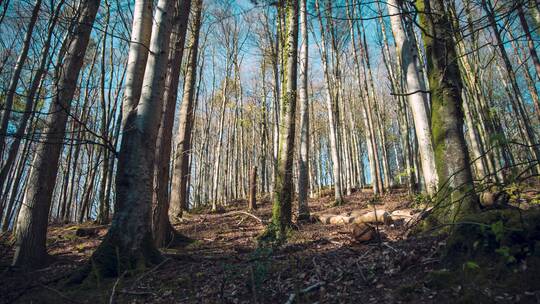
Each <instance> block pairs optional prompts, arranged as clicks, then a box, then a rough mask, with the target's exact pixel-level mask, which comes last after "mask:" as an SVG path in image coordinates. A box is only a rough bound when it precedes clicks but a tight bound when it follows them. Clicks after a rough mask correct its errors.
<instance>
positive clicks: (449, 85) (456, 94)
mask: <svg viewBox="0 0 540 304" xmlns="http://www.w3.org/2000/svg"><path fill="white" fill-rule="evenodd" d="M417 4H418V11H419V12H420V20H421V21H420V22H421V25H422V26H423V28H424V29H425V33H424V34H423V39H424V44H425V48H426V55H427V70H428V76H429V86H430V91H431V99H432V109H431V113H432V121H431V130H432V132H433V140H434V152H435V165H436V168H437V174H438V177H439V193H438V195H437V200H438V201H439V202H441V203H440V204H438V206H437V207H438V208H437V209H438V211H437V212H436V213H435V217H436V219H437V220H438V221H442V222H445V221H447V220H450V221H455V220H456V218H459V217H460V216H462V215H464V214H468V213H472V212H476V211H477V210H478V200H477V197H476V194H475V193H474V184H473V178H472V173H471V168H470V165H469V164H470V159H469V153H468V151H467V145H466V143H465V138H464V135H463V112H462V109H461V105H462V100H461V92H460V91H461V87H462V84H461V77H460V73H459V67H458V62H457V56H456V50H455V45H454V41H453V38H452V36H451V33H452V24H451V22H450V20H449V17H448V15H447V14H446V12H445V9H444V7H445V6H444V1H443V0H418V1H417Z"/></svg>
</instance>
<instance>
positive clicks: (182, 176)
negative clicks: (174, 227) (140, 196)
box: [170, 0, 202, 220]
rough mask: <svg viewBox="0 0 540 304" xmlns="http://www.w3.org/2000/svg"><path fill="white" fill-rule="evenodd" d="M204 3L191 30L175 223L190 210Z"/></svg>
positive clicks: (173, 199)
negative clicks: (194, 123)
mask: <svg viewBox="0 0 540 304" xmlns="http://www.w3.org/2000/svg"><path fill="white" fill-rule="evenodd" d="M201 11H202V0H195V2H194V15H193V23H192V31H191V45H190V50H189V59H188V64H187V70H186V77H185V80H184V96H183V98H182V106H181V107H180V115H179V123H178V134H177V145H176V151H175V155H174V168H173V177H172V189H171V210H170V216H171V219H172V220H178V219H179V218H181V217H182V213H183V211H187V210H188V208H189V191H188V190H189V189H188V179H189V177H190V166H189V157H190V154H191V132H192V129H193V120H194V113H193V108H194V104H195V90H196V88H195V82H196V80H197V58H198V51H199V34H200V30H201Z"/></svg>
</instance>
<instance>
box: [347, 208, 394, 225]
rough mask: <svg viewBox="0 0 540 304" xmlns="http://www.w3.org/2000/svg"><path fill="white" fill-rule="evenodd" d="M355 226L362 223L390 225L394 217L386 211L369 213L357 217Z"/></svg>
mask: <svg viewBox="0 0 540 304" xmlns="http://www.w3.org/2000/svg"><path fill="white" fill-rule="evenodd" d="M353 222H354V223H355V224H361V223H380V224H385V225H389V224H391V223H392V216H391V215H390V213H388V212H386V211H385V210H376V211H371V212H368V213H366V214H364V215H361V216H359V217H356V218H355V219H354V221H353Z"/></svg>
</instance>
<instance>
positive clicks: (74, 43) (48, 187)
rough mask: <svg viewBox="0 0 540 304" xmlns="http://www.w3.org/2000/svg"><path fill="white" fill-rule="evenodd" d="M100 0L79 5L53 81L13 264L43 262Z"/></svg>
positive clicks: (29, 264) (39, 264)
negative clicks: (67, 132)
mask: <svg viewBox="0 0 540 304" xmlns="http://www.w3.org/2000/svg"><path fill="white" fill-rule="evenodd" d="M99 3H100V1H99V0H89V1H86V2H84V4H83V5H82V7H81V14H80V18H79V20H78V23H77V25H75V28H74V32H73V36H72V38H71V41H70V43H69V49H68V52H67V54H66V57H65V58H64V61H63V63H64V64H63V66H62V69H61V71H60V73H59V74H58V75H59V78H58V79H57V81H56V84H55V89H56V90H55V91H56V96H55V98H54V101H53V102H52V103H51V109H50V111H49V116H48V117H47V122H46V125H47V127H46V129H45V132H44V133H45V135H44V136H43V137H42V140H43V143H40V144H39V145H38V147H37V151H36V153H35V156H34V161H33V164H32V169H31V172H30V177H29V187H28V189H27V191H26V194H25V197H24V202H23V204H22V207H21V210H20V212H19V216H18V219H17V231H16V234H15V240H16V241H15V255H14V257H13V265H16V266H28V267H39V266H41V265H43V264H44V263H45V262H46V256H47V251H46V248H45V239H46V235H47V223H48V219H49V209H50V205H51V200H52V195H53V191H54V185H55V181H56V174H57V172H58V161H59V158H60V152H61V150H62V146H63V145H62V143H63V140H64V133H65V130H66V123H67V119H68V115H69V111H70V106H71V101H72V100H73V96H74V94H75V86H76V85H77V80H78V77H79V72H80V70H81V67H82V64H83V59H84V54H85V52H86V47H87V45H88V41H89V38H90V32H91V31H92V24H93V23H94V19H95V17H96V14H97V11H98V8H99Z"/></svg>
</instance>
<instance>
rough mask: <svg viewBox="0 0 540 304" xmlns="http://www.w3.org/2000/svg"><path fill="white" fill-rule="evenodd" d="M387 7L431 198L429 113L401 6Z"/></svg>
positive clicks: (432, 159)
mask: <svg viewBox="0 0 540 304" xmlns="http://www.w3.org/2000/svg"><path fill="white" fill-rule="evenodd" d="M387 5H388V14H389V15H390V24H391V26H392V32H393V33H394V39H395V42H396V52H397V54H398V58H399V59H400V66H401V69H402V75H403V77H404V78H405V81H406V82H405V83H406V87H407V91H408V92H407V99H408V100H409V106H410V108H411V112H412V117H413V121H414V129H415V130H416V138H417V140H418V150H419V153H420V162H421V165H422V173H423V177H424V181H425V183H426V190H427V193H428V194H429V195H434V194H435V192H436V191H437V170H436V169H435V156H434V152H433V139H432V137H431V128H430V126H429V115H428V111H429V109H427V108H426V104H428V99H427V94H426V87H425V86H424V85H423V81H422V80H421V77H422V75H421V73H420V69H419V67H418V66H417V62H418V53H417V49H416V46H415V45H414V44H413V43H411V41H410V39H409V37H408V36H407V34H406V32H405V30H404V29H403V25H402V17H401V15H400V14H401V13H400V7H401V6H400V5H399V4H398V0H388V1H387Z"/></svg>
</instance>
